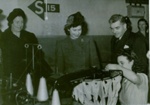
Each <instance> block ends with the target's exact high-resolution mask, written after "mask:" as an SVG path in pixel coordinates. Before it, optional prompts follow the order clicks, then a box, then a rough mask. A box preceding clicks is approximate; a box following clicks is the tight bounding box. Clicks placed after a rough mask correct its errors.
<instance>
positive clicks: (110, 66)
mask: <svg viewBox="0 0 150 105" xmlns="http://www.w3.org/2000/svg"><path fill="white" fill-rule="evenodd" d="M118 68H119V67H118V65H117V64H108V65H106V67H105V70H118Z"/></svg>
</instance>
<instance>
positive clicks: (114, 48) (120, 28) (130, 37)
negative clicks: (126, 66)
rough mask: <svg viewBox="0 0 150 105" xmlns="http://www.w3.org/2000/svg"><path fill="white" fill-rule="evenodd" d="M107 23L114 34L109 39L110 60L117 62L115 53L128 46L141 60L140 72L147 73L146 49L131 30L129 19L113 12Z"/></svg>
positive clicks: (143, 43)
mask: <svg viewBox="0 0 150 105" xmlns="http://www.w3.org/2000/svg"><path fill="white" fill-rule="evenodd" d="M109 24H110V28H111V30H112V32H113V33H114V36H113V37H112V39H111V61H112V63H117V54H118V52H119V51H120V50H121V49H125V48H130V49H132V50H133V51H134V52H135V53H136V54H137V56H138V58H139V59H140V61H141V63H140V64H141V66H142V68H143V69H142V70H141V69H140V70H139V71H140V72H143V73H146V74H148V59H147V57H146V53H147V51H148V49H147V47H146V45H145V42H143V40H141V38H140V37H139V36H138V35H136V34H135V33H133V32H132V27H131V21H130V19H129V18H128V17H124V16H122V15H120V14H114V15H112V16H111V17H110V19H109Z"/></svg>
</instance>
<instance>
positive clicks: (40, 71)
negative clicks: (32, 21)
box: [1, 8, 51, 102]
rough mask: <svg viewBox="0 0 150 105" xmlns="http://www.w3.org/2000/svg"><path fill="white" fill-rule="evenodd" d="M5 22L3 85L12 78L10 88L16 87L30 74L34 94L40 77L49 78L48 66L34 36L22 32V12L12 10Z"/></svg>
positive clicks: (3, 36)
mask: <svg viewBox="0 0 150 105" xmlns="http://www.w3.org/2000/svg"><path fill="white" fill-rule="evenodd" d="M7 20H8V26H9V27H8V29H6V30H5V31H4V32H3V34H2V36H1V49H2V59H3V84H4V83H5V82H6V81H5V80H8V81H9V80H10V78H12V80H13V81H12V87H13V86H17V85H18V84H20V83H21V82H25V80H26V79H25V77H26V75H27V73H31V76H32V77H33V78H32V80H33V83H34V90H35V93H36V90H37V88H38V83H39V79H40V77H42V76H44V77H48V76H50V73H51V69H50V66H49V65H48V64H47V63H46V61H45V60H44V54H43V52H42V50H41V49H42V47H41V45H39V43H38V40H37V38H36V36H35V34H33V33H31V32H28V31H26V30H24V28H25V23H26V21H27V18H26V15H25V13H24V11H23V10H22V9H20V8H16V9H14V10H13V11H12V12H11V13H10V14H9V16H8V17H7ZM9 82H11V80H10V81H9ZM3 86H5V84H4V85H3ZM8 91H9V90H8ZM4 102H5V100H4ZM6 102H9V101H6Z"/></svg>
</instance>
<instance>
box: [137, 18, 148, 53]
mask: <svg viewBox="0 0 150 105" xmlns="http://www.w3.org/2000/svg"><path fill="white" fill-rule="evenodd" d="M137 26H138V29H139V30H138V32H137V34H138V35H139V36H140V37H141V39H143V40H144V41H145V44H146V46H147V51H148V49H149V25H148V22H147V21H146V20H145V19H143V18H141V19H139V20H138V22H137Z"/></svg>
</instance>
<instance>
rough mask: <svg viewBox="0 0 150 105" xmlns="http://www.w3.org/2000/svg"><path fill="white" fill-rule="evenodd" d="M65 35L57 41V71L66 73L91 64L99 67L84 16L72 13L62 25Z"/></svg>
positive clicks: (83, 68)
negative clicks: (63, 25) (87, 34)
mask: <svg viewBox="0 0 150 105" xmlns="http://www.w3.org/2000/svg"><path fill="white" fill-rule="evenodd" d="M64 30H65V32H66V34H67V37H66V38H65V39H63V40H61V41H59V42H58V43H57V51H56V54H57V55H56V58H57V67H58V72H59V73H62V74H68V73H73V72H77V71H80V70H86V69H89V68H90V67H92V66H95V67H98V68H99V67H100V66H99V60H98V55H97V52H96V47H95V44H94V41H93V40H92V38H91V37H88V36H85V35H86V33H87V23H86V22H85V19H84V16H83V15H82V14H81V13H80V12H77V13H74V14H72V15H70V16H69V17H68V19H67V23H66V25H65V27H64Z"/></svg>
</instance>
